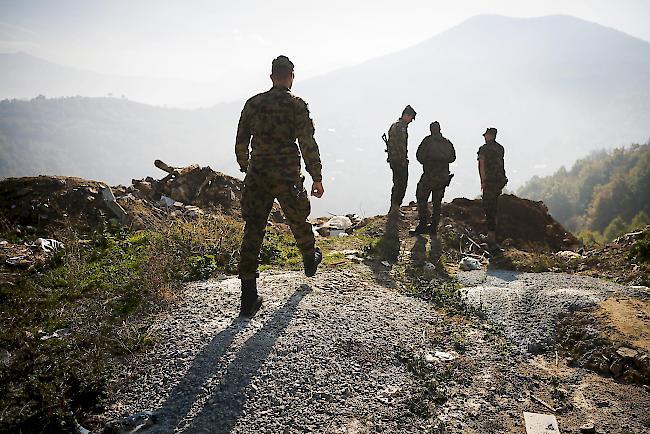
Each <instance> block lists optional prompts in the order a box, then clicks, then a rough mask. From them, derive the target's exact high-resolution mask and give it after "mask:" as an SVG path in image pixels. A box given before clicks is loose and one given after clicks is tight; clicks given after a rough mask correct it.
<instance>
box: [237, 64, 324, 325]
mask: <svg viewBox="0 0 650 434" xmlns="http://www.w3.org/2000/svg"><path fill="white" fill-rule="evenodd" d="M293 69H294V65H293V63H292V62H291V61H290V60H289V58H288V57H286V56H279V57H278V58H276V59H274V60H273V62H272V64H271V80H272V81H273V87H272V88H271V89H270V90H269V91H267V92H264V93H261V94H259V95H256V96H254V97H252V98H251V99H249V100H248V101H246V104H245V105H244V109H243V110H242V113H241V117H240V119H239V126H238V128H237V139H236V143H235V154H236V156H237V162H238V163H239V167H240V169H241V171H242V172H245V173H246V177H245V178H244V189H243V192H242V198H241V210H242V217H243V219H244V221H245V222H246V225H245V227H244V237H243V239H242V244H241V252H240V260H239V278H240V279H241V289H242V294H241V311H240V315H241V316H246V317H252V316H253V315H255V313H256V312H257V311H258V310H259V308H260V306H261V305H262V297H260V296H258V294H257V280H256V279H257V276H258V273H257V266H258V256H259V253H260V249H261V246H262V242H263V240H264V232H265V229H266V224H267V220H268V216H269V213H270V212H271V209H272V207H273V202H274V200H275V199H277V200H278V202H279V203H280V207H281V208H282V211H283V212H284V215H285V216H286V218H287V222H288V223H289V226H290V227H291V231H292V232H293V235H294V237H295V239H296V244H297V245H298V248H299V249H300V252H301V253H302V257H303V264H304V267H305V275H307V276H308V277H311V276H313V275H315V274H316V269H317V268H318V264H319V263H320V261H321V259H322V255H321V252H320V249H318V248H317V247H315V240H314V234H313V232H312V227H311V224H309V223H308V222H307V217H308V216H309V213H310V212H311V205H310V203H309V197H308V194H307V191H306V190H305V188H304V186H303V181H304V176H302V174H301V173H300V156H301V154H302V158H303V159H304V160H305V168H306V170H307V172H308V173H309V175H311V178H312V180H313V185H312V188H311V194H312V196H315V197H318V198H320V197H321V196H322V195H323V192H324V190H323V184H322V176H321V168H322V166H321V160H320V154H319V150H318V145H317V144H316V141H315V140H314V124H313V122H312V120H311V118H310V115H309V109H308V108H307V103H305V101H303V100H302V99H300V98H299V97H297V96H295V95H294V94H292V93H291V90H290V89H291V86H292V84H293V79H294V73H293ZM251 137H252V139H251ZM296 139H297V140H298V145H297V144H296ZM249 144H250V150H251V152H250V155H249Z"/></svg>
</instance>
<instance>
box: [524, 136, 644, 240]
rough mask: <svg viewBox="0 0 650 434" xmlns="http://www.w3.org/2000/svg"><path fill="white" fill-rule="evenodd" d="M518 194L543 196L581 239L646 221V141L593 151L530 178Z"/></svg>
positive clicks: (614, 234)
mask: <svg viewBox="0 0 650 434" xmlns="http://www.w3.org/2000/svg"><path fill="white" fill-rule="evenodd" d="M518 194H519V195H520V196H524V197H528V198H531V199H535V200H542V201H544V203H546V205H547V206H548V208H549V211H550V213H551V214H552V215H553V216H554V217H555V218H556V219H558V220H559V221H560V222H561V223H563V224H564V225H565V226H566V227H567V228H568V229H569V230H571V231H573V232H575V233H579V234H580V235H581V237H582V238H583V239H584V240H587V241H590V240H595V241H604V240H611V239H613V238H615V237H617V236H618V235H620V234H621V233H623V232H625V231H627V230H632V229H636V228H639V227H641V226H643V225H645V224H648V223H650V217H649V215H650V142H648V143H646V144H645V145H633V146H630V147H627V148H625V147H623V148H617V149H614V150H612V151H601V152H597V153H593V154H591V155H590V156H589V157H587V158H584V159H581V160H578V161H577V162H576V163H575V164H574V165H573V167H572V168H571V170H566V169H565V168H564V167H562V168H561V169H560V170H558V171H557V172H555V173H554V174H553V175H551V176H547V177H544V178H540V177H537V176H536V177H533V178H532V179H531V180H530V181H529V182H528V183H527V184H526V185H524V186H523V187H522V188H520V189H519V191H518Z"/></svg>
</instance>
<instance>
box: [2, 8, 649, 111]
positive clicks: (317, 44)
mask: <svg viewBox="0 0 650 434" xmlns="http://www.w3.org/2000/svg"><path fill="white" fill-rule="evenodd" d="M478 14H500V15H507V16H516V17H529V16H541V15H549V14H567V15H573V16H577V17H580V18H583V19H586V20H590V21H594V22H597V23H599V24H602V25H605V26H609V27H613V28H615V29H618V30H621V31H623V32H626V33H628V34H630V35H633V36H636V37H639V38H643V39H645V40H650V26H648V19H649V18H650V2H647V1H644V0H628V1H617V2H612V1H606V0H573V1H564V0H543V1H520V0H500V1H484V0H471V1H455V2H448V1H427V0H413V1H409V2H403V3H400V2H395V1H384V0H381V1H354V2H350V1H342V0H333V1H328V2H306V1H297V0H287V1H282V2H271V1H262V0H254V1H240V2H220V1H186V2H179V1H169V0H143V1H136V2H134V1H126V0H116V1H110V2H109V1H106V2H100V1H83V0H63V1H56V2H50V1H33V0H25V1H6V0H3V1H1V2H0V52H16V51H24V52H27V53H29V54H32V55H34V56H36V57H40V58H43V59H47V60H49V61H52V62H55V63H59V64H63V65H67V66H73V67H76V68H81V69H87V70H92V71H97V72H103V73H108V74H118V75H128V76H144V77H156V78H175V79H183V80H192V81H215V80H227V81H229V82H230V84H229V86H228V88H227V89H228V90H227V91H226V96H227V97H230V98H233V97H237V96H238V95H237V94H241V95H239V96H241V97H243V96H245V95H246V93H247V92H246V89H247V88H251V90H253V89H257V88H259V86H261V85H266V81H265V80H266V78H267V75H268V64H269V60H270V59H272V58H273V57H274V56H276V55H277V54H278V53H286V54H288V55H290V56H291V57H292V59H294V60H295V63H296V65H297V70H296V72H297V75H298V77H297V78H298V80H300V79H304V78H307V77H311V76H314V75H319V74H323V73H325V72H327V71H331V70H334V69H336V68H340V67H342V66H346V65H354V64H357V63H360V62H362V61H364V60H367V59H370V58H373V57H376V56H380V55H383V54H386V53H390V52H394V51H397V50H400V49H403V48H405V47H408V46H410V45H413V44H415V43H417V42H419V41H422V40H424V39H427V38H429V37H431V36H434V35H436V34H438V33H440V32H441V31H444V30H446V29H448V28H450V27H452V26H454V25H457V24H459V23H460V22H462V21H463V20H465V19H467V18H469V17H471V16H474V15H478ZM175 102H177V101H168V103H170V104H174V103H175ZM215 102H216V101H215ZM202 103H205V104H207V103H208V101H202Z"/></svg>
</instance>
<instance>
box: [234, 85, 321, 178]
mask: <svg viewBox="0 0 650 434" xmlns="http://www.w3.org/2000/svg"><path fill="white" fill-rule="evenodd" d="M251 137H252V139H251ZM296 139H297V140H298V143H299V146H300V149H298V145H296ZM249 143H250V148H251V153H250V156H249V146H248V145H249ZM301 153H302V158H303V159H304V160H305V168H306V169H307V172H308V173H309V174H310V175H311V177H312V179H313V180H314V181H321V180H322V175H321V169H322V166H321V161H320V153H319V150H318V144H317V143H316V140H314V123H313V122H312V120H311V117H310V116H309V109H308V108H307V103H306V102H305V101H303V100H302V99H300V98H299V97H297V96H295V95H293V94H292V93H291V91H290V90H289V89H287V88H286V87H280V86H274V87H272V88H271V90H269V91H267V92H264V93H260V94H259V95H255V96H254V97H252V98H251V99H249V100H248V101H246V104H245V105H244V109H243V110H242V112H241V117H240V118H239V126H238V128H237V139H236V141H235V155H236V156H237V163H239V167H240V168H241V170H242V171H244V172H247V171H248V169H249V160H250V166H251V170H252V171H254V172H256V173H261V174H273V175H281V176H285V177H293V176H300V155H301Z"/></svg>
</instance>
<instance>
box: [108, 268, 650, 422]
mask: <svg viewBox="0 0 650 434" xmlns="http://www.w3.org/2000/svg"><path fill="white" fill-rule="evenodd" d="M382 267H383V266H381V265H379V264H375V265H372V266H371V267H369V266H367V265H357V266H353V267H351V268H347V269H341V270H336V271H330V272H324V273H321V274H319V275H317V277H316V278H313V279H307V278H305V277H304V276H302V275H301V274H300V273H296V272H286V273H264V274H263V275H262V278H261V279H260V287H261V288H262V290H261V292H262V293H263V295H264V296H265V297H266V303H265V305H264V307H263V309H262V311H261V312H260V314H258V316H256V317H255V318H254V319H253V320H251V321H245V320H241V319H238V318H237V317H236V310H237V307H238V295H239V288H238V281H237V280H236V279H228V280H223V281H211V282H204V283H199V284H195V285H192V286H190V287H188V288H187V289H186V291H185V293H184V294H183V298H182V302H180V304H179V306H178V307H177V308H176V309H173V310H171V311H170V312H168V313H166V314H164V315H162V316H161V317H160V318H158V319H157V320H156V321H155V324H154V326H153V328H152V332H153V333H155V336H157V338H158V339H159V342H158V344H157V345H156V346H155V348H153V349H152V350H151V351H150V352H149V353H148V354H146V355H145V356H144V357H138V358H135V359H134V360H133V361H132V365H131V367H130V368H129V369H128V370H126V371H123V372H120V373H118V374H117V375H116V377H115V384H116V385H117V387H118V389H119V390H118V393H117V394H116V398H115V400H114V402H113V403H112V405H111V408H110V411H109V412H108V413H107V414H106V415H104V417H105V418H106V419H111V420H113V421H114V422H113V423H112V425H111V426H112V427H113V430H114V431H116V430H120V429H122V430H127V429H128V430H131V429H133V428H135V427H136V426H138V425H142V427H141V428H140V429H141V430H142V431H143V432H188V433H189V432H192V433H194V432H269V433H271V432H273V433H275V432H309V431H312V432H332V433H334V432H459V433H460V432H463V433H466V432H524V428H523V416H522V412H523V411H532V412H539V413H553V414H555V415H556V417H557V419H558V421H559V426H560V429H561V430H562V432H576V433H577V432H580V427H581V426H583V425H585V424H593V425H594V427H595V429H596V431H597V432H647V429H648V427H649V426H650V417H649V416H648V414H650V391H648V389H647V388H645V387H643V386H636V385H626V384H621V383H617V382H615V381H614V380H612V379H611V378H604V377H600V376H598V375H596V374H593V373H591V372H590V371H588V370H585V369H582V368H574V367H571V366H569V365H568V362H569V360H565V359H564V358H562V357H560V358H556V356H555V355H554V354H553V353H552V352H547V353H546V354H544V355H537V356H534V357H533V356H531V355H529V354H527V353H525V352H522V351H519V349H518V348H521V343H522V342H526V341H527V339H528V338H527V337H525V334H521V333H518V332H517V330H518V329H517V328H516V327H515V328H512V330H510V329H509V328H508V325H507V323H506V327H505V330H506V337H510V338H512V340H510V339H507V338H506V337H504V335H503V334H502V333H501V332H499V330H498V328H495V327H494V326H492V325H491V323H490V322H486V321H483V320H480V319H478V318H476V319H467V318H462V317H452V316H449V315H447V314H445V312H444V311H440V310H437V309H435V308H434V307H433V306H432V305H431V304H429V303H427V302H426V301H423V300H421V299H419V298H415V297H409V296H405V295H403V294H402V293H400V292H397V291H396V290H395V289H392V288H390V287H391V286H399V285H398V284H392V283H394V282H392V283H391V275H392V274H391V270H390V268H389V267H383V268H382ZM477 277H478V276H476V275H469V276H461V280H462V281H465V282H467V283H468V284H470V283H471V284H476V283H480V284H481V285H485V283H486V282H487V283H489V284H490V285H491V286H493V287H496V286H499V285H501V288H502V290H503V291H511V292H512V293H513V296H514V298H516V299H519V298H520V297H519V295H521V294H522V293H525V292H526V289H525V288H526V287H528V289H529V290H531V291H537V292H539V290H540V288H545V289H544V290H547V291H549V296H551V295H552V291H555V292H556V295H558V294H562V293H563V291H564V292H566V293H571V294H580V296H581V297H582V299H585V300H588V299H589V296H588V295H587V294H588V293H589V291H592V292H594V293H599V292H601V290H604V291H605V292H606V293H608V292H607V291H609V290H610V289H611V290H612V291H614V293H615V292H616V291H618V290H620V289H621V288H618V287H616V286H614V285H610V284H606V283H603V282H599V281H595V280H593V279H591V280H585V279H584V278H574V277H572V276H554V275H523V276H512V275H510V276H508V275H506V274H500V273H496V274H495V275H493V276H489V277H488V278H487V279H485V280H484V281H482V280H481V279H484V278H480V277H479V278H478V279H477V280H476V281H474V282H473V283H472V282H469V280H471V279H475V278H477ZM537 278H539V279H537ZM508 280H510V281H508ZM513 282H519V283H513ZM510 285H512V288H509V287H510ZM516 288H519V289H516ZM521 288H524V289H521ZM468 291H470V292H471V291H477V288H476V287H475V288H473V289H470V290H468ZM514 294H518V295H517V296H515V295H514ZM493 295H494V293H491V296H493ZM558 296H559V295H558ZM551 298H552V296H551ZM575 298H576V297H575V296H573V297H571V298H570V299H571V300H573V299H575ZM578 298H580V297H578ZM594 298H598V297H596V296H594ZM521 301H522V302H523V305H525V304H526V303H532V304H534V303H536V301H535V300H533V301H526V299H525V297H521ZM538 301H539V300H538ZM495 304H499V303H498V301H497V303H495ZM516 304H517V303H513V305H516ZM560 304H561V303H560ZM523 305H522V306H523ZM566 307H567V306H565V305H563V306H562V307H558V310H562V309H565V308H566ZM533 311H535V310H533ZM485 312H486V314H487V316H488V317H490V316H491V315H492V314H491V313H490V310H489V309H486V310H485ZM512 312H513V313H514V315H515V316H514V317H515V318H516V315H517V314H520V313H521V312H520V309H513V310H512ZM538 313H539V315H540V318H542V317H543V316H544V315H543V309H539V312H538ZM508 315H510V314H508ZM552 315H553V314H550V313H549V314H548V316H549V317H550V316H552ZM540 318H537V319H540ZM534 321H535V319H533V320H532V321H530V323H531V324H534ZM551 328H552V327H550V326H549V327H541V328H540V339H541V340H544V339H547V338H548V336H546V335H547V334H548V333H550V329H551ZM513 330H514V332H513ZM542 335H545V336H542ZM528 340H530V339H528ZM547 407H548V408H547ZM549 408H552V409H553V411H551V410H550V409H549ZM145 411H149V412H151V413H144V414H142V413H141V412H145ZM138 413H141V414H139V415H138ZM129 415H137V417H135V418H133V417H132V418H131V419H124V418H125V417H126V416H129Z"/></svg>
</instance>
